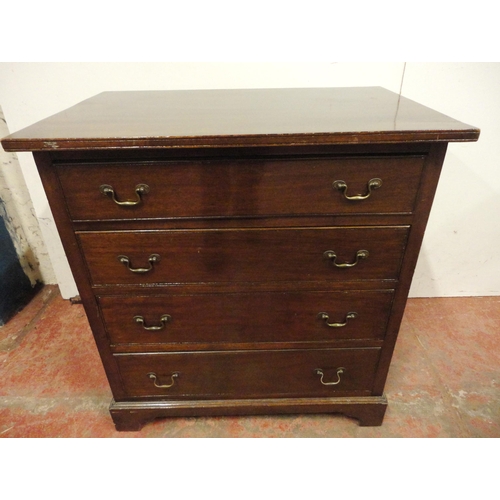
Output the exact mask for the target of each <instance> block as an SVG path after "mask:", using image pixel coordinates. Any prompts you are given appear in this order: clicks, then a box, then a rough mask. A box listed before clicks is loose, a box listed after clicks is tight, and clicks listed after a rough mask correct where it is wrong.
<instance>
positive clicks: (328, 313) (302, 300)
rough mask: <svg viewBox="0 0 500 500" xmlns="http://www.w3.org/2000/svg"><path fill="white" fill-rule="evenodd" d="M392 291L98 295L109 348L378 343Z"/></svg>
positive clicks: (387, 315) (387, 316)
mask: <svg viewBox="0 0 500 500" xmlns="http://www.w3.org/2000/svg"><path fill="white" fill-rule="evenodd" d="M393 296H394V291H393V290H377V291H349V292H321V291H320V292H316V291H315V292H311V291H303V292H294V293H291V292H265V293H218V294H185V295H153V296H137V297H135V296H134V297H127V296H102V297H99V299H98V300H99V304H100V308H101V312H102V315H103V319H104V323H105V325H106V330H107V332H108V335H109V338H110V342H111V343H112V344H165V343H169V344H176V343H179V344H182V343H245V342H299V341H300V342H313V341H331V340H339V339H382V338H383V337H384V334H385V328H386V325H387V321H388V318H389V315H390V311H391V305H392V300H393Z"/></svg>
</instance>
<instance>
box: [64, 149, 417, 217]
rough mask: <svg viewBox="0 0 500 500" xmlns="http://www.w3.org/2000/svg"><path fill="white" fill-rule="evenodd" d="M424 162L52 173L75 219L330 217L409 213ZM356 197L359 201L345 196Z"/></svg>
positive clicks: (116, 167)
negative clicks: (319, 215) (359, 196)
mask: <svg viewBox="0 0 500 500" xmlns="http://www.w3.org/2000/svg"><path fill="white" fill-rule="evenodd" d="M423 163H424V157H422V156H414V157H404V156H401V157H391V156H388V157H373V158H359V157H358V158H353V157H351V158H330V159H286V160H285V159H283V160H232V161H222V160H213V161H196V162H181V161H178V162H154V163H127V164H118V163H117V164H109V163H102V164H80V165H60V166H59V167H58V172H59V178H60V181H61V184H62V187H63V191H64V193H65V196H66V202H67V205H68V208H69V212H70V214H71V217H72V218H73V219H75V220H99V219H130V218H145V219H147V218H169V217H215V216H225V217H233V216H266V215H300V214H332V215H335V214H356V213H371V214H373V213H410V212H412V210H413V206H414V203H415V197H416V194H417V190H418V186H419V182H420V175H421V172H422V168H423ZM373 179H380V180H381V185H380V186H378V181H375V183H373V182H372V183H371V184H370V181H372V180H373ZM336 181H343V183H344V184H339V182H337V183H336V184H335V185H334V183H335V182H336ZM144 185H145V186H147V189H146V188H144V187H142V188H141V187H139V188H137V186H144ZM344 185H345V187H344ZM102 186H107V187H106V188H103V187H102ZM369 186H372V187H373V189H372V188H371V187H369ZM136 189H138V192H137V193H136ZM103 191H104V192H103ZM146 191H147V192H146ZM106 193H107V194H106ZM236 193H237V195H236ZM357 195H361V198H365V199H348V198H347V197H349V198H352V197H353V196H354V197H356V196H357ZM113 198H114V199H113ZM123 202H125V203H126V204H125V205H123ZM119 203H121V204H119Z"/></svg>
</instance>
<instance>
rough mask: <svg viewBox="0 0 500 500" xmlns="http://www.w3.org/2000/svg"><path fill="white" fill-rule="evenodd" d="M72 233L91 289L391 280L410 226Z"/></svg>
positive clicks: (396, 268) (398, 266)
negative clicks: (86, 265) (99, 287)
mask: <svg viewBox="0 0 500 500" xmlns="http://www.w3.org/2000/svg"><path fill="white" fill-rule="evenodd" d="M77 234H78V238H79V241H80V245H81V247H82V249H83V251H84V253H85V258H86V260H87V264H88V268H89V271H90V275H91V279H92V282H93V284H94V285H112V284H131V285H134V284H153V283H157V284H159V283H210V282H262V281H266V282H267V281H297V280H299V281H330V280H340V281H344V280H379V279H386V280H396V279H397V277H398V272H399V268H400V264H401V259H402V255H403V251H404V248H405V244H406V239H407V235H408V227H406V226H394V227H356V228H343V227H342V228H341V227H337V228H313V229H311V228H307V229H303V228H297V229H289V228H284V229H244V230H243V229H218V230H215V229H213V230H169V231H137V232H134V231H115V232H93V231H92V232H81V233H77ZM338 266H349V267H338Z"/></svg>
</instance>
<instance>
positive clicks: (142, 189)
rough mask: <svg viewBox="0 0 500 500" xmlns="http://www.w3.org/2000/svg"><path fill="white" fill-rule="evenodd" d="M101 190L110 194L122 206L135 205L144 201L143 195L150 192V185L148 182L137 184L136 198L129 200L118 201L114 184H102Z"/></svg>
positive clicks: (107, 194)
mask: <svg viewBox="0 0 500 500" xmlns="http://www.w3.org/2000/svg"><path fill="white" fill-rule="evenodd" d="M99 191H101V193H102V194H103V195H104V196H109V197H110V198H111V199H112V200H113V201H114V202H115V203H116V204H117V205H120V207H135V206H136V205H139V203H141V202H142V195H143V194H147V193H149V186H148V185H147V184H137V186H135V195H136V199H135V200H127V201H118V200H117V199H116V195H115V190H114V189H113V186H110V185H109V184H103V185H102V186H100V187H99Z"/></svg>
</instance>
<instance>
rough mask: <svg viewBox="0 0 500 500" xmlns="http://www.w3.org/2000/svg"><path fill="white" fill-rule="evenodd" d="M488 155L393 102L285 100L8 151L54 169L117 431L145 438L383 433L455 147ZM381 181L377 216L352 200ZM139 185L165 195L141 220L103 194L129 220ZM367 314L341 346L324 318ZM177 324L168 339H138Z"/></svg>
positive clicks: (47, 184)
mask: <svg viewBox="0 0 500 500" xmlns="http://www.w3.org/2000/svg"><path fill="white" fill-rule="evenodd" d="M478 136H479V130H478V129H476V128H474V127H471V126H469V125H466V124H463V123H460V122H457V121H456V120H453V119H452V118H449V117H447V116H445V115H442V114H440V113H437V112H435V111H433V110H430V109H428V108H426V107H424V106H421V105H419V104H417V103H415V102H413V101H410V100H408V99H405V98H403V97H400V96H398V95H397V94H393V93H391V92H388V91H386V90H384V89H380V88H359V89H271V90H251V91H248V90H234V91H171V92H116V93H103V94H100V95H98V96H96V97H94V98H92V99H89V100H87V101H84V102H83V103H81V104H78V105H76V106H74V107H73V108H70V109H69V110H67V111H64V112H62V113H59V114H58V115H55V116H53V117H51V118H48V119H47V120H44V121H42V122H40V123H38V124H35V125H33V126H31V127H28V128H27V129H25V130H23V131H20V132H17V133H15V134H12V135H11V136H9V137H7V138H5V139H3V140H2V145H3V146H4V148H5V149H6V150H7V151H24V150H31V151H34V157H35V160H36V163H37V166H38V170H39V172H40V176H41V179H42V182H43V184H44V188H45V190H46V192H47V197H48V199H49V203H50V206H51V209H52V212H53V214H54V218H55V220H56V223H57V226H58V228H59V231H60V235H61V239H62V242H63V245H64V248H65V251H66V254H67V256H68V260H69V263H70V265H71V268H72V270H73V273H74V276H75V279H76V281H77V283H78V288H79V292H80V296H81V298H82V302H83V305H84V307H85V311H86V313H87V316H88V319H89V322H90V325H91V327H92V331H93V333H94V338H95V341H96V344H97V348H98V350H99V353H100V356H101V359H102V362H103V365H104V368H105V370H106V374H107V376H108V380H109V383H110V387H111V390H112V393H113V397H114V401H113V402H112V404H111V407H110V412H111V415H112V417H113V420H114V422H115V425H116V428H117V429H118V430H139V429H140V428H141V427H142V425H144V424H145V423H146V422H148V421H150V420H153V419H155V418H159V417H176V416H196V415H206V416H210V415H252V414H253V415H261V414H270V415H273V414H282V413H342V414H344V415H347V416H350V417H353V418H356V419H358V420H359V423H360V425H380V424H381V423H382V420H383V417H384V413H385V410H386V407H387V401H386V399H385V397H384V395H383V389H384V384H385V380H386V377H387V374H388V371H389V367H390V361H391V357H392V353H393V350H394V346H395V342H396V339H397V336H398V331H399V326H400V323H401V319H402V316H403V312H404V307H405V303H406V299H407V295H408V290H409V287H410V284H411V278H412V274H413V271H414V268H415V265H416V262H417V258H418V252H419V248H420V245H421V242H422V238H423V234H424V230H425V225H426V223H427V219H428V216H429V212H430V209H431V205H432V199H433V197H434V193H435V190H436V187H437V183H438V179H439V173H440V170H441V166H442V164H443V161H444V156H445V152H446V147H447V143H448V142H450V141H473V140H477V138H478ZM377 177H378V178H380V179H382V187H380V188H379V189H377V190H374V191H372V194H371V195H370V197H369V198H367V199H364V200H356V201H354V200H346V199H345V198H344V196H343V194H342V193H341V192H340V191H338V190H336V189H334V188H333V186H332V184H333V182H334V181H335V180H343V181H345V182H346V183H347V185H348V191H347V194H348V195H353V194H355V195H357V194H367V191H366V186H367V182H368V181H369V180H370V179H373V178H377ZM139 183H147V184H148V186H149V188H150V190H149V192H148V194H146V195H144V196H143V199H142V200H141V203H140V204H139V205H138V206H136V207H123V206H118V205H117V204H115V203H114V202H113V201H112V199H111V198H110V197H109V196H105V195H103V194H102V193H101V192H100V186H101V185H102V184H109V185H111V186H113V189H115V191H116V196H117V198H118V200H119V201H123V200H129V199H131V198H133V196H134V190H135V186H136V185H137V184H139ZM327 250H333V251H334V252H335V253H336V254H337V256H338V257H337V258H338V262H341V263H352V262H354V258H355V255H356V252H357V251H358V250H368V251H369V256H368V258H367V259H363V260H359V262H358V263H357V264H356V266H354V267H349V268H344V269H338V268H336V267H335V266H334V265H333V263H332V260H331V258H329V257H328V256H325V254H324V252H325V251H327ZM151 254H159V255H160V257H161V258H160V261H159V262H157V263H155V264H154V265H153V267H152V269H151V271H149V272H147V273H134V272H132V271H131V270H130V269H128V268H127V266H126V265H124V264H123V263H122V262H120V261H119V260H118V256H120V255H126V256H127V257H128V258H129V265H130V267H132V268H146V267H147V266H148V265H149V264H148V258H149V256H150V255H151ZM353 311H355V312H356V313H358V314H357V316H356V318H355V319H349V321H347V322H346V325H345V326H343V327H338V328H334V327H329V326H327V324H326V322H325V319H322V318H321V317H318V313H320V312H322V313H323V312H324V313H326V314H327V315H328V320H327V321H329V322H343V321H345V315H346V314H347V313H349V312H353ZM163 314H169V315H170V319H169V321H167V322H166V323H165V328H164V329H162V330H161V331H147V330H145V329H144V327H143V326H141V324H139V323H137V322H136V321H135V320H134V316H137V315H141V316H143V318H144V320H143V321H144V325H145V326H152V325H153V326H154V325H155V324H156V325H158V324H161V323H158V321H159V318H161V316H162V315H163ZM340 367H341V368H343V371H342V373H340V374H339V373H338V371H337V370H338V369H339V368H340ZM316 369H321V370H323V371H324V381H325V382H334V381H336V380H337V378H336V377H339V375H340V378H339V380H338V384H334V385H323V384H321V381H320V376H319V375H318V373H317V372H316ZM174 371H178V372H179V373H180V375H179V376H178V377H177V378H171V375H172V373H173V372H174ZM152 372H154V373H155V377H156V378H155V379H152V378H151V377H150V376H149V375H148V374H149V373H152ZM155 381H156V383H157V385H170V383H171V382H174V383H173V385H172V387H171V388H158V387H155Z"/></svg>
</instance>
